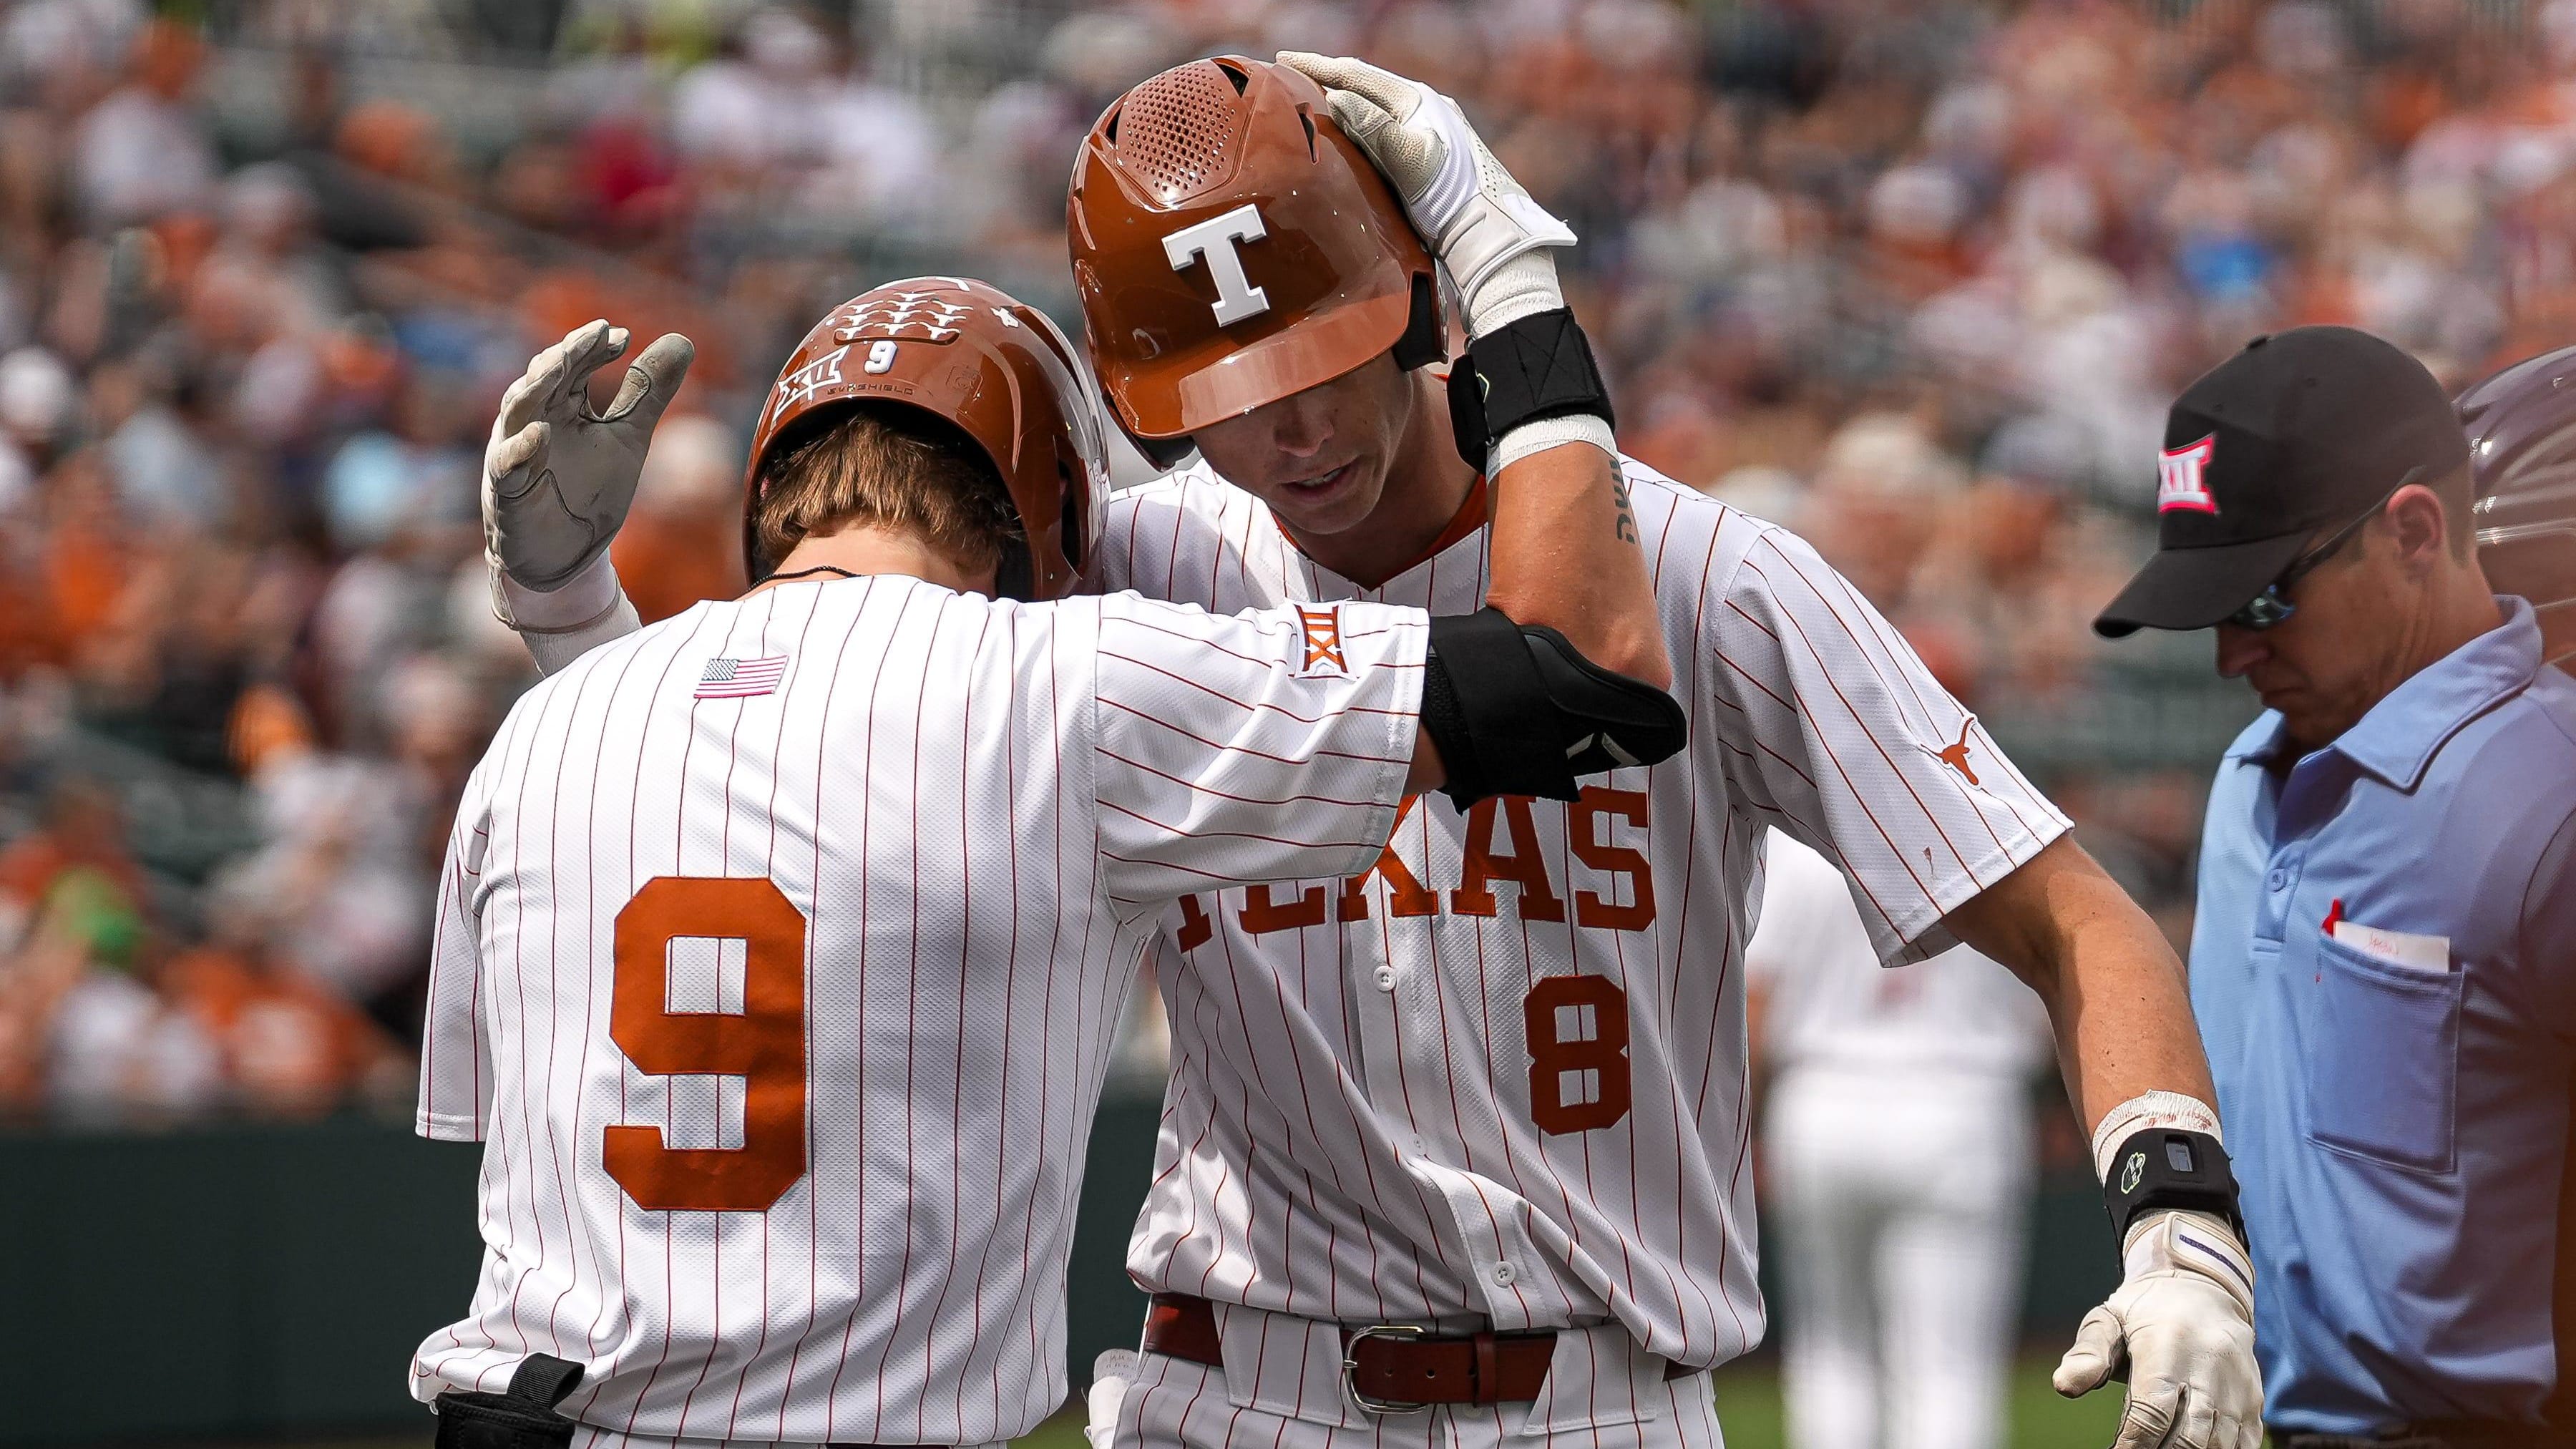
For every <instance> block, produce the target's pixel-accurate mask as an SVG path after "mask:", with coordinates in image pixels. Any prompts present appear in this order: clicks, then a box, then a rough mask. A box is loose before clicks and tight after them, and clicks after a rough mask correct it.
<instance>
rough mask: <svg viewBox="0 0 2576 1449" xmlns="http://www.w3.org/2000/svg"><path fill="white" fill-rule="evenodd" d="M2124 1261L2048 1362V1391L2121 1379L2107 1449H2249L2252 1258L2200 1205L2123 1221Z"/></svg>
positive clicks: (2257, 1430) (2257, 1394)
mask: <svg viewBox="0 0 2576 1449" xmlns="http://www.w3.org/2000/svg"><path fill="white" fill-rule="evenodd" d="M2125 1257H2126V1260H2127V1268H2128V1275H2127V1277H2126V1278H2124V1279H2123V1280H2122V1281H2121V1283H2120V1286H2119V1288H2118V1289H2117V1290H2116V1291H2114V1292H2113V1293H2112V1294H2111V1296H2110V1298H2109V1299H2108V1300H2106V1301H2105V1302H2103V1304H2102V1305H2101V1306H2100V1307H2098V1308H2095V1309H2094V1310H2093V1311H2092V1312H2090V1313H2088V1314H2086V1315H2084V1323H2083V1326H2082V1327H2081V1328H2079V1329H2077V1330H2076V1334H2075V1346H2074V1347H2073V1348H2070V1349H2068V1350H2067V1351H2066V1357H2065V1358H2064V1359H2063V1360H2061V1361H2060V1362H2059V1363H2058V1365H2057V1375H2056V1385H2057V1391H2058V1392H2059V1393H2061V1394H2064V1395H2066V1396H2067V1397H2068V1398H2075V1397H2077V1396H2079V1395H2082V1394H2088V1393H2091V1392H2092V1391H2093V1390H2095V1389H2098V1388H2100V1387H2101V1386H2102V1385H2103V1384H2105V1383H2107V1382H2109V1381H2110V1380H2111V1379H2114V1378H2126V1379H2127V1380H2128V1383H2129V1407H2128V1412H2126V1413H2125V1414H2123V1415H2121V1417H2120V1432H2119V1434H2118V1436H2117V1437H2116V1438H2114V1439H2113V1440H2112V1449H2255V1446H2257V1445H2259V1444H2260V1443H2262V1440H2263V1375H2262V1371H2261V1370H2260V1369H2258V1368H2256V1367H2255V1364H2254V1287H2253V1284H2254V1265H2253V1263H2252V1261H2251V1260H2250V1259H2249V1258H2248V1257H2247V1256H2246V1252H2245V1246H2244V1244H2243V1243H2241V1242H2239V1241H2238V1240H2237V1237H2236V1233H2235V1230H2234V1229H2232V1228H2230V1227H2229V1226H2228V1225H2227V1224H2226V1223H2225V1222H2223V1221H2221V1220H2220V1219H2218V1218H2216V1217H2213V1216H2211V1215H2209V1214H2207V1213H2197V1212H2171V1211H2169V1212H2160V1213H2153V1214H2150V1215H2149V1216H2147V1217H2144V1218H2141V1219H2140V1220H2139V1221H2138V1222H2137V1223H2135V1224H2134V1225H2132V1226H2131V1228H2130V1230H2129V1242H2128V1249H2127V1252H2126V1254H2125Z"/></svg>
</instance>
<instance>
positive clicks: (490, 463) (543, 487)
mask: <svg viewBox="0 0 2576 1449" xmlns="http://www.w3.org/2000/svg"><path fill="white" fill-rule="evenodd" d="M627 341H628V338H627V333H626V329H625V328H623V327H611V326H609V325H608V324H607V323H606V322H590V323H586V324H584V325H582V326H580V327H576V328H574V329H573V330H572V331H571V332H569V333H567V334H565V336H564V340H563V341H561V342H558V343H556V344H555V345H554V346H552V347H549V348H547V349H546V350H545V351H543V352H540V353H538V354H537V355H536V356H535V357H533V358H531V359H529V361H528V370H527V372H526V373H525V374H523V375H522V376H521V377H520V378H519V380H518V381H517V382H514V383H512V384H510V389H509V391H507V392H505V393H503V394H502V395H501V412H500V416H498V417H497V418H495V419H494V420H493V423H492V441H491V442H490V444H488V445H487V446H486V447H485V448H484V451H483V543H484V553H485V555H486V556H487V557H488V559H489V560H490V562H491V564H492V566H493V567H494V568H495V569H497V570H498V571H500V572H501V573H504V574H507V575H508V576H509V578H510V580H511V581H512V582H513V583H516V584H517V585H519V586H520V587H521V588H523V589H529V590H533V591H536V592H538V593H551V592H553V591H555V590H557V589H560V588H562V587H563V586H564V585H565V584H566V583H568V582H570V581H571V580H572V579H573V577H574V576H575V575H577V574H579V573H580V572H581V571H582V569H583V568H584V567H586V566H587V565H589V564H590V562H591V561H592V560H594V559H596V558H598V557H599V555H600V554H601V552H603V551H604V550H606V549H607V547H608V544H609V541H610V540H611V539H614V538H615V537H616V536H617V530H618V529H619V528H620V527H622V526H623V525H624V524H625V522H626V510H627V508H628V507H629V506H630V505H631V504H633V503H634V501H635V483H636V480H637V479H638V478H640V477H641V476H642V475H643V471H644V453H645V450H646V449H647V448H648V447H650V446H651V444H652V441H653V425H654V424H656V423H658V422H660V421H661V419H662V410H663V409H664V408H666V407H669V406H670V403H671V395H672V394H673V393H676V392H678V391H679V390H680V381H681V379H682V378H685V377H687V376H688V373H689V362H690V360H691V359H692V358H694V357H695V356H696V355H697V347H696V346H695V345H694V344H693V343H691V342H690V341H689V339H687V338H686V337H683V336H681V335H680V334H679V333H677V332H666V333H664V334H663V335H662V336H660V337H658V338H656V339H654V341H653V345H651V346H650V347H647V348H645V349H644V351H643V352H642V354H641V355H639V356H637V357H636V358H635V360H634V361H633V362H631V363H629V364H628V365H627V368H626V382H625V385H624V386H622V387H620V388H619V389H618V390H617V397H616V399H615V400H614V401H612V402H611V403H609V405H608V407H607V409H606V410H605V411H602V412H594V411H592V409H591V406H590V393H589V384H590V375H591V374H592V373H594V372H597V371H598V370H599V369H600V368H602V367H604V366H606V365H607V364H609V363H610V362H612V361H615V360H616V359H617V358H619V357H621V356H624V355H625V352H626V345H627ZM501 597H502V594H501V590H500V589H499V587H498V580H495V587H494V598H495V600H496V603H498V602H499V601H500V600H501ZM501 607H502V608H503V613H502V617H503V618H504V619H505V620H506V619H508V618H509V617H510V616H509V614H508V612H507V609H506V605H502V606H501Z"/></svg>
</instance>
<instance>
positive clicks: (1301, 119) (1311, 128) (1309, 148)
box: [1297, 106, 1322, 161]
mask: <svg viewBox="0 0 2576 1449" xmlns="http://www.w3.org/2000/svg"><path fill="white" fill-rule="evenodd" d="M1297 123H1298V124H1299V125H1301V126H1304V127H1305V128H1306V159H1307V160H1309V161H1317V160H1321V159H1322V157H1321V156H1319V155H1318V154H1317V153H1316V150H1315V118H1314V117H1313V116H1310V115H1308V114H1306V108H1305V107H1304V106H1299V107H1298V108H1297Z"/></svg>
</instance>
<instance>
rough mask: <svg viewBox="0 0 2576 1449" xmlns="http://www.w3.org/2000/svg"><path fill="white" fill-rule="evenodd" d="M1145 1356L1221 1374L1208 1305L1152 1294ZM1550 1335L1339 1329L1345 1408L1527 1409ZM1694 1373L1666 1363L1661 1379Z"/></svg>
mask: <svg viewBox="0 0 2576 1449" xmlns="http://www.w3.org/2000/svg"><path fill="white" fill-rule="evenodd" d="M1145 1351H1146V1352H1148V1353H1159V1354H1162V1355H1164V1356H1166V1357H1169V1358H1177V1359H1184V1360H1187V1361H1188V1362H1190V1363H1195V1364H1204V1365H1206V1366H1207V1367H1209V1368H1216V1369H1221V1368H1224V1367H1225V1349H1224V1346H1223V1344H1222V1343H1221V1342H1220V1341H1219V1338H1218V1335H1217V1328H1216V1306H1215V1305H1214V1304H1212V1303H1210V1302H1208V1300H1206V1299H1204V1298H1193V1297H1190V1296H1188V1295H1187V1294H1181V1293H1157V1294H1155V1295H1154V1299H1153V1304H1152V1306H1151V1307H1150V1308H1149V1309H1147V1310H1146V1313H1145ZM1555 1356H1556V1333H1555V1331H1554V1330H1552V1329H1538V1330H1535V1331H1532V1332H1527V1333H1462V1334H1435V1333H1428V1332H1424V1331H1423V1330H1421V1329H1417V1328H1412V1327H1407V1326H1401V1325H1379V1326H1376V1327H1365V1328H1353V1327H1350V1326H1348V1325H1344V1326H1343V1327H1342V1378H1343V1381H1344V1383H1346V1384H1347V1385H1348V1386H1349V1388H1350V1391H1351V1398H1352V1401H1353V1402H1355V1403H1357V1404H1358V1405H1359V1406H1360V1407H1361V1408H1363V1409H1367V1410H1370V1411H1371V1412H1375V1413H1385V1412H1405V1411H1409V1410H1413V1409H1422V1408H1428V1407H1430V1406H1431V1405H1433V1404H1514V1403H1527V1402H1529V1401H1530V1400H1532V1399H1535V1398H1537V1397H1538V1395H1539V1390H1540V1389H1541V1388H1542V1387H1543V1386H1545V1384H1546V1383H1547V1367H1548V1363H1549V1362H1550V1360H1552V1359H1553V1358H1555ZM1697 1372H1699V1370H1697V1369H1695V1368H1691V1367H1689V1366H1687V1365H1684V1364H1677V1363H1675V1364H1666V1365H1665V1368H1664V1377H1665V1378H1667V1379H1678V1378H1686V1377H1688V1376H1689V1375H1691V1374H1695V1373H1697Z"/></svg>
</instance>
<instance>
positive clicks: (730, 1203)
mask: <svg viewBox="0 0 2576 1449" xmlns="http://www.w3.org/2000/svg"><path fill="white" fill-rule="evenodd" d="M689 937H714V938H717V939H720V940H736V941H740V942H742V943H743V948H744V949H743V979H742V1010H741V1011H740V1012H738V1013H736V1012H711V1011H673V1010H671V1009H670V1006H669V1000H670V996H669V991H670V980H671V943H672V942H673V941H675V940H681V939H685V938H689ZM615 961H616V972H615V979H616V985H615V990H614V993H613V995H612V998H611V1003H610V1008H609V1016H608V1035H609V1037H610V1039H611V1040H613V1041H615V1042H616V1043H617V1047H618V1050H620V1051H622V1052H624V1053H626V1057H627V1060H629V1061H631V1062H633V1063H634V1064H635V1067H636V1070H638V1071H641V1072H646V1073H650V1074H652V1075H654V1076H684V1075H700V1074H703V1075H714V1076H735V1077H741V1078H742V1079H743V1094H742V1146H740V1147H729V1148H677V1147H670V1146H666V1145H664V1142H663V1139H662V1129H661V1128H659V1127H638V1126H615V1127H610V1128H608V1129H607V1141H606V1143H605V1145H604V1147H603V1149H602V1153H601V1155H602V1157H603V1158H604V1160H605V1164H606V1166H607V1168H608V1175H609V1176H610V1177H612V1178H615V1179H616V1180H617V1184H618V1186H620V1187H622V1188H624V1189H626V1195H627V1196H628V1197H631V1198H633V1199H635V1202H636V1205H637V1206H639V1207H644V1208H650V1209H655V1210H672V1209H678V1210H686V1211H696V1212H765V1211H767V1210H768V1209H769V1208H770V1206H771V1205H772V1204H774V1203H776V1202H777V1201H778V1199H779V1198H781V1197H783V1196H785V1195H786V1192H787V1189H788V1188H790V1187H792V1186H794V1185H795V1183H796V1180H797V1179H798V1178H801V1177H803V1176H804V1175H805V1166H806V1162H805V1152H806V1147H805V917H804V914H803V913H802V912H800V911H798V910H797V909H796V906H795V904H794V903H793V902H791V901H789V900H788V899H787V896H786V895H785V893H784V892H782V891H780V890H779V889H778V887H777V886H776V885H774V884H772V883H770V882H769V881H766V880H761V879H756V878H742V877H712V876H675V875H666V876H657V877H655V878H654V879H652V880H649V881H646V882H645V883H644V888H643V889H642V890H640V891H637V892H636V893H635V898H634V899H633V900H631V901H628V902H627V903H626V908H625V909H624V910H621V911H619V912H618V913H617V935H616V957H615Z"/></svg>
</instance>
